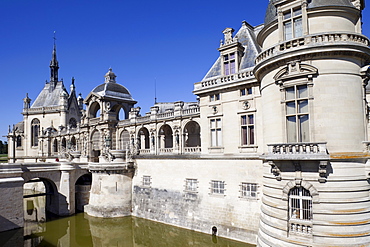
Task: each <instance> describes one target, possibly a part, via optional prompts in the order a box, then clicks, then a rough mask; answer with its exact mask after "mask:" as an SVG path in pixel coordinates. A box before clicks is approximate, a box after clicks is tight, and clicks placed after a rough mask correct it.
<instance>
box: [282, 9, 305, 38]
mask: <svg viewBox="0 0 370 247" xmlns="http://www.w3.org/2000/svg"><path fill="white" fill-rule="evenodd" d="M283 26H284V38H285V40H289V39H293V38H298V37H302V36H303V23H302V9H300V8H297V9H290V10H288V11H287V12H285V13H284V14H283Z"/></svg>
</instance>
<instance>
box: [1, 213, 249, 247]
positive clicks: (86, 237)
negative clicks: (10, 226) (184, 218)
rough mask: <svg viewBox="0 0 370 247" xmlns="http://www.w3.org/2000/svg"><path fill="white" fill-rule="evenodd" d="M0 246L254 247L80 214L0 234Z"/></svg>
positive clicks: (143, 222) (149, 223)
mask: <svg viewBox="0 0 370 247" xmlns="http://www.w3.org/2000/svg"><path fill="white" fill-rule="evenodd" d="M0 246H9V247H10V246H11V247H14V246H27V247H36V246H58V247H59V246H61V247H83V246H94V247H112V246H117V247H187V246H191V247H218V246H220V247H252V246H254V245H250V244H246V243H241V242H237V241H233V240H229V239H225V238H220V237H215V236H211V235H208V234H203V233H199V232H195V231H189V230H185V229H182V228H178V227H174V226H169V225H165V224H162V223H158V222H153V221H149V220H145V219H140V218H135V217H123V218H114V219H103V218H95V217H90V216H88V215H87V214H84V213H79V214H76V215H74V216H70V217H65V218H59V219H54V220H50V221H47V222H38V223H36V222H26V224H25V228H24V229H18V230H14V231H9V232H5V233H0Z"/></svg>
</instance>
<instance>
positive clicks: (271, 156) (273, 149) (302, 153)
mask: <svg viewBox="0 0 370 247" xmlns="http://www.w3.org/2000/svg"><path fill="white" fill-rule="evenodd" d="M267 147H268V154H267V156H266V159H268V160H279V159H282V160H285V159H288V160H294V159H313V158H315V157H317V158H318V159H327V158H328V157H329V155H328V152H327V149H326V142H297V143H279V144H268V145H267Z"/></svg>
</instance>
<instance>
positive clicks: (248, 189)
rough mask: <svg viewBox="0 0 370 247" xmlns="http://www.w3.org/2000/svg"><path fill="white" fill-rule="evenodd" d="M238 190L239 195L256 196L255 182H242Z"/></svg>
mask: <svg viewBox="0 0 370 247" xmlns="http://www.w3.org/2000/svg"><path fill="white" fill-rule="evenodd" d="M240 192H241V197H249V198H256V197H257V184H252V183H242V184H241V191H240Z"/></svg>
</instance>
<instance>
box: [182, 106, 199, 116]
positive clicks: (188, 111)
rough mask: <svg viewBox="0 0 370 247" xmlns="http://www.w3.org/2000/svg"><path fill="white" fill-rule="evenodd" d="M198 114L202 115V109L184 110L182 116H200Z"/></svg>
mask: <svg viewBox="0 0 370 247" xmlns="http://www.w3.org/2000/svg"><path fill="white" fill-rule="evenodd" d="M198 113H200V108H199V107H193V108H189V109H185V110H182V115H183V116H187V115H193V114H198Z"/></svg>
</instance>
